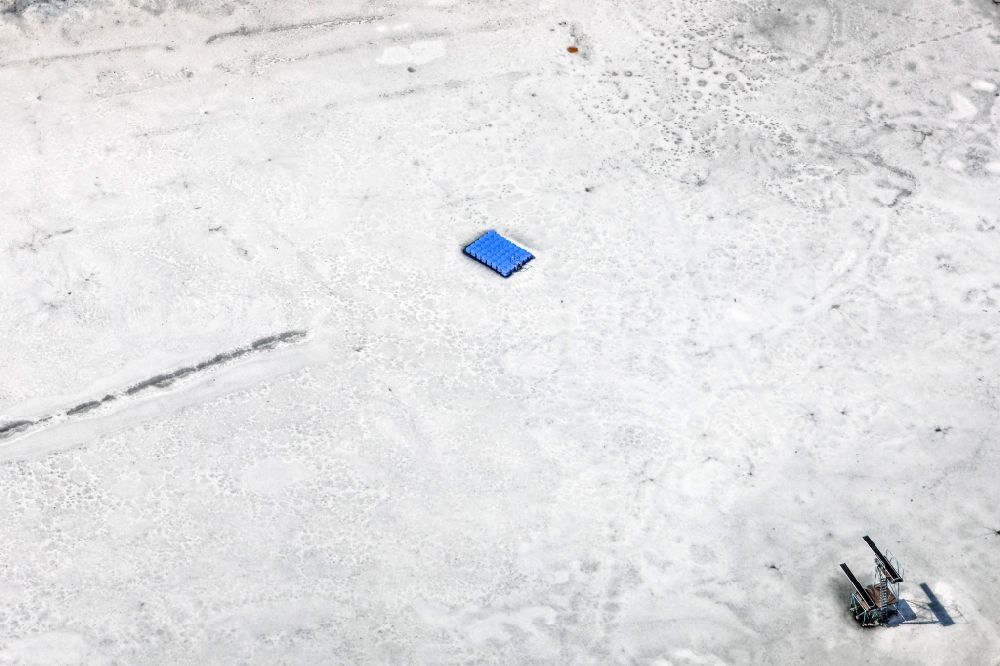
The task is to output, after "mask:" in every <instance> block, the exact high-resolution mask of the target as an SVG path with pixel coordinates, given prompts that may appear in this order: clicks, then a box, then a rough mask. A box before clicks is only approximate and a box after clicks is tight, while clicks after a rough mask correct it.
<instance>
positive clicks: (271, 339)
mask: <svg viewBox="0 0 1000 666" xmlns="http://www.w3.org/2000/svg"><path fill="white" fill-rule="evenodd" d="M305 336H306V332H305V331H285V332H284V333H277V334H275V335H268V336H267V337H263V338H260V339H258V340H254V341H253V342H251V343H250V344H248V345H245V346H243V347H237V348H236V349H233V350H231V351H227V352H223V353H222V354H216V355H215V356H213V357H212V358H210V359H208V360H206V361H202V362H201V363H197V364H195V365H188V366H185V367H183V368H179V369H178V370H174V371H173V372H168V373H165V374H162V375H155V376H153V377H150V378H149V379H144V380H142V381H141V382H139V383H137V384H133V385H132V386H129V387H128V388H126V389H123V390H121V391H118V392H117V393H109V394H108V395H106V396H104V397H103V398H101V399H99V400H88V401H87V402H81V403H80V404H79V405H74V406H73V407H70V408H69V409H67V410H66V411H64V412H56V413H55V414H50V415H48V416H44V417H42V418H40V419H37V420H34V421H31V420H25V419H19V420H16V421H8V422H6V423H0V439H6V438H8V437H10V436H12V435H14V434H16V433H19V432H24V431H25V430H27V429H28V428H30V427H32V426H36V425H39V424H41V423H45V422H46V421H49V420H51V419H52V417H53V416H62V415H65V416H76V415H78V414H84V413H86V412H89V411H91V410H94V409H97V408H98V407H100V406H101V405H103V404H105V403H108V402H112V401H114V400H118V399H119V398H125V397H129V396H133V395H136V394H137V393H142V392H143V391H148V390H150V389H162V388H166V387H168V386H170V385H171V384H173V383H174V382H175V381H177V380H178V379H182V378H184V377H188V376H190V375H194V374H197V373H199V372H204V371H205V370H208V369H210V368H214V367H215V366H217V365H222V364H223V363H227V362H229V361H233V360H236V359H238V358H242V357H244V356H248V355H250V354H254V353H258V352H263V351H270V350H271V349H274V348H275V347H277V346H278V345H281V344H286V343H290V342H296V341H298V340H301V339H302V338H304V337H305Z"/></svg>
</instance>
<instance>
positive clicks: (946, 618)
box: [920, 583, 955, 627]
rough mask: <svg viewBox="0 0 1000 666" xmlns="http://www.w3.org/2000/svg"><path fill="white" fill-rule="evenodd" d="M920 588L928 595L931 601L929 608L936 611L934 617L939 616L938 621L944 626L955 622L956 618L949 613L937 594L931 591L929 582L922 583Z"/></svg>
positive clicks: (933, 611)
mask: <svg viewBox="0 0 1000 666" xmlns="http://www.w3.org/2000/svg"><path fill="white" fill-rule="evenodd" d="M920 589H921V590H923V591H924V594H926V595H927V600H928V601H929V602H930V603H929V604H928V606H927V608H928V610H930V612H932V613H934V617H935V618H937V621H938V623H939V624H940V625H941V626H943V627H950V626H951V625H953V624H955V620H953V619H952V618H951V615H949V613H948V611H947V610H946V609H945V607H944V606H943V605H942V604H941V602H940V601H939V600H938V598H937V596H936V595H935V594H934V592H932V591H931V586H930V585H928V584H927V583H921V584H920Z"/></svg>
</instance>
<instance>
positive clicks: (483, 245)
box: [465, 230, 535, 277]
mask: <svg viewBox="0 0 1000 666" xmlns="http://www.w3.org/2000/svg"><path fill="white" fill-rule="evenodd" d="M465 253H466V254H467V255H469V256H470V257H472V258H473V259H475V260H476V261H478V262H480V263H483V264H486V265H487V266H489V267H490V268H492V269H493V270H495V271H496V272H497V273H499V274H500V275H502V276H504V277H510V274H511V273H513V272H514V271H516V270H519V269H520V268H521V267H522V266H524V265H525V264H526V263H528V262H529V261H531V260H532V259H534V258H535V255H533V254H531V253H530V252H528V251H527V250H525V249H524V248H522V247H518V246H517V245H514V244H513V243H511V242H510V241H509V240H507V239H506V238H504V237H503V236H501V235H500V234H498V233H497V232H495V231H492V230H491V231H487V232H486V233H485V234H483V235H482V236H480V237H479V238H477V239H476V240H474V241H472V242H471V243H469V244H468V245H466V246H465Z"/></svg>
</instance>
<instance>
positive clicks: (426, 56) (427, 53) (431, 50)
mask: <svg viewBox="0 0 1000 666" xmlns="http://www.w3.org/2000/svg"><path fill="white" fill-rule="evenodd" d="M445 52H446V49H445V45H444V42H443V41H442V40H440V39H435V40H433V41H422V42H413V43H412V44H410V45H409V46H390V47H389V48H387V49H385V50H383V51H382V55H381V56H379V59H378V60H377V61H376V62H378V63H379V64H380V65H405V64H408V63H415V64H417V65H422V64H424V63H427V62H430V61H432V60H437V59H438V58H442V57H444V54H445Z"/></svg>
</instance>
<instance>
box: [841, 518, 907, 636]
mask: <svg viewBox="0 0 1000 666" xmlns="http://www.w3.org/2000/svg"><path fill="white" fill-rule="evenodd" d="M864 541H865V543H867V544H868V546H869V547H870V548H871V549H872V551H873V552H874V553H875V573H874V575H873V578H872V584H871V585H869V586H867V587H865V586H864V585H862V584H861V583H860V582H859V581H858V579H857V577H856V576H855V575H854V573H853V572H852V571H851V570H850V568H848V566H847V565H846V564H841V565H840V568H841V569H843V571H844V574H845V575H846V576H847V579H848V580H849V581H851V587H852V588H853V590H852V591H851V614H852V615H853V616H854V619H856V620H857V621H858V622H860V623H861V626H863V627H874V626H878V625H884V624H885V623H886V622H887V621H888V619H889V617H890V616H892V614H893V613H895V612H896V602H897V601H898V600H899V584H900V583H902V582H903V576H902V574H901V573H900V570H901V569H900V566H899V560H897V559H896V558H894V557H892V555H891V554H889V553H886V554H885V555H883V554H882V551H880V550H879V549H878V546H876V545H875V542H874V541H872V540H871V538H870V537H867V536H866V537H864Z"/></svg>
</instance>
